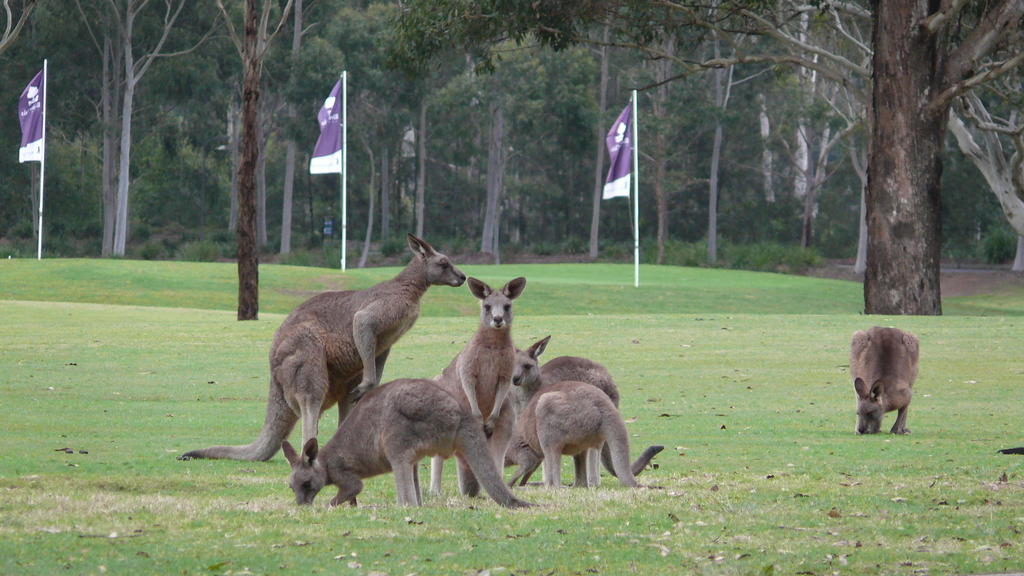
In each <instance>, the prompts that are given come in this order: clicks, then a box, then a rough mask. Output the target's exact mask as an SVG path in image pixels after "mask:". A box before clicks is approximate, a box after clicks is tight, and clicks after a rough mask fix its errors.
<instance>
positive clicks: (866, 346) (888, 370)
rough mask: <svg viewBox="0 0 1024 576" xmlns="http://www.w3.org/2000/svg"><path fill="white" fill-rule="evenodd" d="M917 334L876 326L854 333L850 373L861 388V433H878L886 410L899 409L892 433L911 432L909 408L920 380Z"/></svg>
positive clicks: (858, 428)
mask: <svg viewBox="0 0 1024 576" xmlns="http://www.w3.org/2000/svg"><path fill="white" fill-rule="evenodd" d="M918 356H919V343H918V340H917V336H914V335H913V334H911V333H909V332H903V331H902V330H898V329H896V328H881V327H878V326H875V327H874V328H871V329H869V330H858V331H857V332H854V333H853V339H852V341H851V343H850V375H851V376H853V388H854V390H856V391H857V434H876V433H878V429H879V428H880V427H881V425H882V416H883V415H884V414H885V413H886V412H891V411H893V410H899V413H898V414H897V415H896V423H895V424H893V425H892V429H891V430H889V432H891V433H893V434H909V433H910V429H908V428H907V409H908V408H909V407H910V396H911V393H912V388H913V386H914V380H916V379H917V363H918Z"/></svg>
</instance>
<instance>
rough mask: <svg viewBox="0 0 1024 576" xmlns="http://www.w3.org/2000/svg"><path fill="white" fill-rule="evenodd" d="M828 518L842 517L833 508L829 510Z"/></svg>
mask: <svg viewBox="0 0 1024 576" xmlns="http://www.w3.org/2000/svg"><path fill="white" fill-rule="evenodd" d="M828 517H829V518H840V517H842V514H840V513H839V510H838V509H836V508H835V507H833V508H832V509H831V510H829V511H828Z"/></svg>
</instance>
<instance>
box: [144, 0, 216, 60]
mask: <svg viewBox="0 0 1024 576" xmlns="http://www.w3.org/2000/svg"><path fill="white" fill-rule="evenodd" d="M148 1H149V0H144V1H143V2H142V4H141V5H145V3H146V2H148ZM185 3H186V0H180V1H179V2H178V7H177V8H176V9H175V8H174V1H173V0H167V2H166V4H165V5H166V7H167V9H166V10H165V12H164V29H163V33H162V34H161V35H160V40H159V41H157V43H156V47H154V48H153V49H152V50H151V51H150V52H149V53H148V54H146V55H144V56H143V57H142V58H139V60H138V61H137V62H136V63H135V66H136V67H137V71H135V72H134V73H133V75H134V76H135V77H136V78H142V76H143V75H145V74H146V71H147V70H149V67H150V65H152V64H153V60H154V59H156V58H157V57H158V56H159V55H160V51H161V50H162V49H163V47H164V43H165V42H166V41H167V37H168V36H169V35H170V33H171V28H174V22H175V21H176V20H177V19H178V16H179V15H180V14H181V11H182V9H183V8H184V7H185ZM211 30H212V29H211ZM204 39H205V37H204Z"/></svg>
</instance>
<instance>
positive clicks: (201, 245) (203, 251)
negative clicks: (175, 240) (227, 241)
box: [177, 240, 221, 262]
mask: <svg viewBox="0 0 1024 576" xmlns="http://www.w3.org/2000/svg"><path fill="white" fill-rule="evenodd" d="M220 257H221V253H220V246H218V245H217V244H216V243H215V242H211V241H209V240H198V241H193V242H186V243H184V244H182V245H181V247H180V248H178V256H177V259H178V260H186V261H189V262H216V261H217V260H218V259H220Z"/></svg>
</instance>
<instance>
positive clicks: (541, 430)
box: [511, 380, 637, 488]
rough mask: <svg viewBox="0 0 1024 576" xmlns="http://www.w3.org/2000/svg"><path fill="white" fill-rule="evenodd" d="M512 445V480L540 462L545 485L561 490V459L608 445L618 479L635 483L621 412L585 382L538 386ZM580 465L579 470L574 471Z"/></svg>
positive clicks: (523, 414)
mask: <svg viewBox="0 0 1024 576" xmlns="http://www.w3.org/2000/svg"><path fill="white" fill-rule="evenodd" d="M516 436H517V437H519V438H521V439H522V443H521V444H517V445H514V446H513V448H512V450H514V451H516V452H517V454H516V456H517V461H518V462H519V469H518V470H517V471H516V474H515V476H513V478H512V482H511V484H514V483H515V482H516V481H517V480H518V479H519V478H521V477H522V476H523V474H525V472H526V471H527V470H529V469H531V468H532V469H536V467H537V465H539V464H540V459H541V458H542V457H543V461H544V485H545V486H546V487H548V488H559V487H561V484H562V472H561V470H562V466H561V459H562V458H561V457H562V455H563V454H567V455H570V456H576V455H580V454H586V453H587V452H588V451H589V452H590V456H589V457H590V458H596V452H597V449H599V448H600V447H601V445H602V444H604V443H607V444H608V445H609V447H610V449H611V455H612V463H613V468H614V470H615V471H616V474H615V475H616V477H618V479H619V482H621V483H622V484H623V485H625V486H631V487H635V486H636V485H637V483H636V477H635V476H634V475H633V472H632V470H631V467H630V464H629V435H628V434H627V433H626V425H625V423H623V422H622V417H621V416H619V411H618V409H617V408H615V405H614V404H612V401H611V400H610V399H609V398H608V396H607V395H606V394H605V393H604V392H602V391H601V390H599V389H598V388H597V387H595V386H592V385H590V384H587V383H586V382H575V381H572V380H566V381H562V382H557V383H554V384H548V385H544V386H541V387H540V389H539V390H537V393H536V394H535V395H534V396H533V398H531V399H530V401H529V403H527V405H526V408H525V409H524V411H523V412H522V413H521V414H519V417H518V420H517V421H516ZM578 474H580V468H577V475H578Z"/></svg>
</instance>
